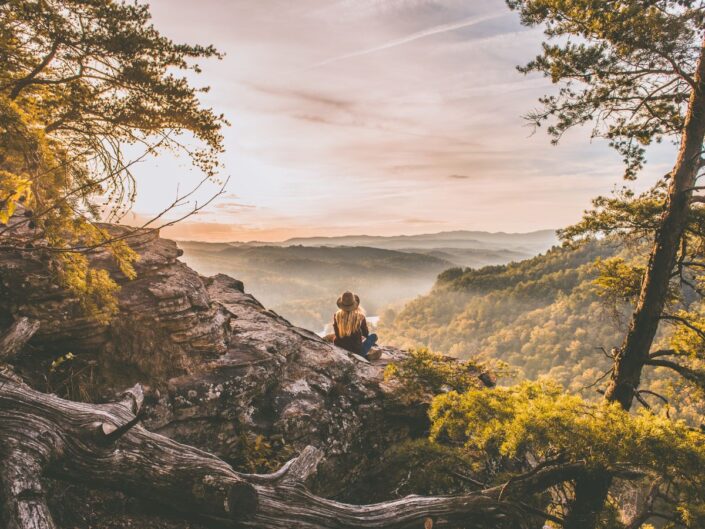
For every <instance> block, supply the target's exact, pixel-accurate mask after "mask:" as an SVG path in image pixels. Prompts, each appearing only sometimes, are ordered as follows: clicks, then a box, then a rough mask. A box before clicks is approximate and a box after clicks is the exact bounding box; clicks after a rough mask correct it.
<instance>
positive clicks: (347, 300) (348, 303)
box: [335, 291, 360, 312]
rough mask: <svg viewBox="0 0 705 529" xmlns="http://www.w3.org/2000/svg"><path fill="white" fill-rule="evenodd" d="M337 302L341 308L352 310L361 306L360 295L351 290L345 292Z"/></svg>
mask: <svg viewBox="0 0 705 529" xmlns="http://www.w3.org/2000/svg"><path fill="white" fill-rule="evenodd" d="M335 303H336V305H338V308H339V309H343V310H346V311H348V312H352V311H353V310H355V309H356V308H358V307H359V306H360V296H358V295H357V294H353V293H352V292H349V291H348V292H343V293H342V294H341V295H340V297H339V298H338V301H336V302H335Z"/></svg>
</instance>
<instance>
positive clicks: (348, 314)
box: [333, 292, 381, 360]
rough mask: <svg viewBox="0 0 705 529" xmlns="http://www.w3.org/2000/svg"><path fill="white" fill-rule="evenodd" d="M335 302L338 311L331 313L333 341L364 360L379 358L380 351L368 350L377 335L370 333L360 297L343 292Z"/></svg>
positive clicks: (375, 341) (375, 340)
mask: <svg viewBox="0 0 705 529" xmlns="http://www.w3.org/2000/svg"><path fill="white" fill-rule="evenodd" d="M336 304H337V305H338V311H337V312H336V313H335V314H334V315H333V330H334V331H335V339H334V340H333V343H334V344H335V345H337V346H338V347H342V348H343V349H346V350H348V351H350V352H351V353H353V354H356V355H359V356H361V357H363V358H364V359H366V360H377V359H379V357H380V356H381V351H379V350H377V351H374V352H372V353H371V352H370V350H371V349H372V346H373V345H374V344H376V343H377V335H376V334H370V331H369V330H368V328H367V319H366V318H365V313H364V312H363V311H362V309H361V308H360V297H359V296H358V295H357V294H353V293H352V292H344V293H343V294H341V296H340V297H339V298H338V301H337V302H336ZM363 337H364V341H363Z"/></svg>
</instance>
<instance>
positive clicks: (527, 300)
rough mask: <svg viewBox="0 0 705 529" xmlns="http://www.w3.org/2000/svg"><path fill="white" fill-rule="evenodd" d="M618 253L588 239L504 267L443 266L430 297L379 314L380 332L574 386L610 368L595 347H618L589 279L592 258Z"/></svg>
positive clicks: (616, 328) (616, 331) (614, 324)
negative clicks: (499, 362) (576, 245)
mask: <svg viewBox="0 0 705 529" xmlns="http://www.w3.org/2000/svg"><path fill="white" fill-rule="evenodd" d="M616 252H617V249H616V248H615V246H613V245H611V244H609V243H606V242H593V243H590V244H587V245H585V246H582V247H580V248H577V249H567V248H558V247H556V248H553V249H552V250H550V251H549V252H547V253H546V254H542V255H539V256H537V257H534V258H533V259H528V260H525V261H521V262H518V263H510V264H508V265H504V266H487V267H484V268H480V269H460V268H453V269H450V270H447V271H446V272H444V273H442V274H441V275H440V276H439V278H438V281H437V283H436V285H435V286H434V288H433V290H432V291H431V292H430V293H429V294H427V295H425V296H421V297H418V298H416V299H415V300H414V301H412V302H410V303H409V304H408V305H406V306H405V307H404V308H403V309H402V310H401V311H399V312H398V313H395V312H394V311H392V310H388V311H386V312H384V313H383V315H382V319H381V322H380V334H382V335H383V336H384V339H385V341H388V342H393V343H395V344H397V345H402V346H414V345H425V346H429V347H430V348H431V349H433V350H436V351H440V352H445V353H448V354H451V355H453V356H458V357H460V358H468V357H472V356H476V355H479V356H480V357H483V358H496V359H500V360H504V361H506V362H507V363H509V364H510V366H512V367H515V368H517V369H518V374H519V376H521V377H528V378H536V377H539V376H541V375H549V376H551V377H553V378H555V379H557V380H558V381H559V382H561V383H563V384H564V385H565V386H566V387H569V388H571V389H574V390H577V389H580V388H581V387H583V386H586V385H588V384H591V383H592V382H594V380H595V379H596V378H597V377H598V376H599V375H600V374H602V373H603V372H604V371H605V369H607V366H608V365H609V361H608V359H607V358H606V357H605V355H604V354H603V352H602V351H601V350H600V349H599V348H604V349H605V350H607V351H609V350H610V349H611V348H612V347H616V346H618V345H619V343H620V340H621V337H622V336H623V333H624V329H623V328H622V325H623V322H622V321H621V319H620V318H618V317H616V315H615V313H614V311H613V310H612V309H611V308H610V307H608V306H606V304H605V301H604V300H603V299H601V298H599V297H598V295H597V292H596V286H595V284H594V280H595V278H596V277H597V269H596V267H595V265H594V262H595V260H596V259H598V258H602V259H604V258H608V257H611V256H613V255H615V253H616Z"/></svg>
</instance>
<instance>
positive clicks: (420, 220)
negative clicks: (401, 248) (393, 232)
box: [402, 217, 447, 225]
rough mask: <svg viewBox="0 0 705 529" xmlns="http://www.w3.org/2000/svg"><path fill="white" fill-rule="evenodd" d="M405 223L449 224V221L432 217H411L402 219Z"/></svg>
mask: <svg viewBox="0 0 705 529" xmlns="http://www.w3.org/2000/svg"><path fill="white" fill-rule="evenodd" d="M402 222H403V223H404V224H421V225H429V224H447V222H445V221H443V220H431V219H421V218H415V217H414V218H410V219H404V220H403V221H402Z"/></svg>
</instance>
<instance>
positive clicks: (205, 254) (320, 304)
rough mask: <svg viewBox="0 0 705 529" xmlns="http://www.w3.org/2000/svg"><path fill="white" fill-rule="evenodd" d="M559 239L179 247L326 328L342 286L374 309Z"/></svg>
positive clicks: (547, 234)
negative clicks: (449, 273)
mask: <svg viewBox="0 0 705 529" xmlns="http://www.w3.org/2000/svg"><path fill="white" fill-rule="evenodd" d="M556 242H557V239H556V234H555V232H554V231H552V230H540V231H535V232H530V233H504V232H497V233H490V232H482V231H468V230H465V231H460V230H459V231H450V232H440V233H431V234H420V235H397V236H387V237H385V236H373V235H348V236H343V237H300V238H293V239H288V240H286V241H282V242H278V243H265V242H249V243H241V242H232V243H207V242H193V241H182V242H179V246H180V247H181V248H182V249H183V250H184V257H183V259H184V260H185V261H186V262H187V263H189V265H190V266H193V267H194V268H195V269H196V270H198V271H199V272H200V273H202V274H205V275H212V274H216V273H229V274H231V275H233V276H236V277H238V278H240V279H242V280H244V282H245V284H246V285H248V288H249V289H251V292H252V293H254V294H255V295H257V296H258V298H259V299H261V300H262V301H263V302H264V303H265V304H266V305H267V306H270V307H272V308H273V309H274V310H275V311H277V312H278V313H280V314H281V315H283V316H284V317H286V318H289V319H291V321H292V322H293V323H295V324H296V325H300V326H304V327H308V328H309V329H313V330H316V331H320V330H321V329H322V328H323V327H324V325H325V324H326V323H328V322H329V321H330V318H331V314H332V313H333V311H334V310H335V309H336V307H335V300H336V298H337V296H338V295H339V294H340V292H342V291H344V290H353V291H355V292H356V293H358V294H359V295H360V297H361V298H362V299H363V306H364V307H365V309H367V311H368V314H369V315H371V316H374V315H377V314H379V311H380V310H382V309H383V307H385V306H388V305H398V304H400V303H403V302H405V301H408V300H411V299H413V298H414V297H416V296H418V295H419V294H423V293H425V292H428V290H429V289H430V288H431V287H432V286H433V284H434V282H435V280H436V277H437V275H438V274H440V273H441V272H443V271H444V270H448V269H451V268H454V267H458V266H462V267H471V268H479V267H482V266H486V265H502V264H506V263H509V262H513V261H521V260H523V259H526V258H530V257H533V256H534V255H536V254H539V253H542V252H545V251H546V250H548V249H549V248H551V247H552V246H554V245H555V244H556Z"/></svg>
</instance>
